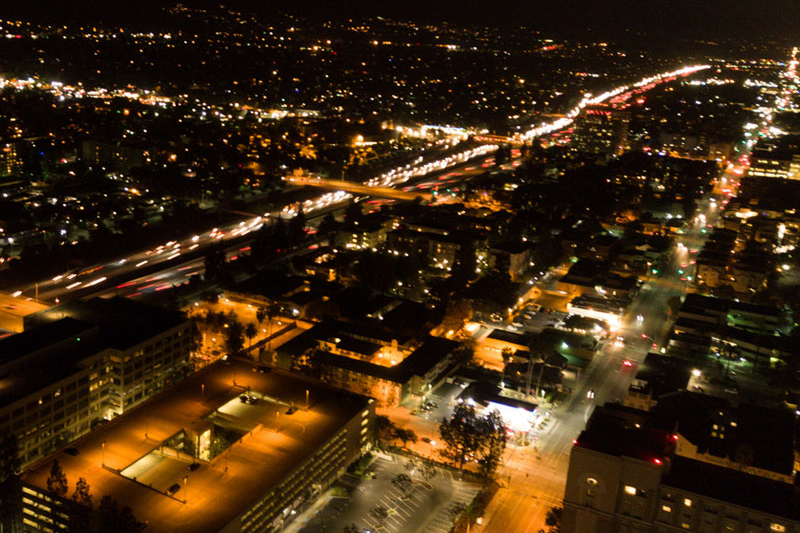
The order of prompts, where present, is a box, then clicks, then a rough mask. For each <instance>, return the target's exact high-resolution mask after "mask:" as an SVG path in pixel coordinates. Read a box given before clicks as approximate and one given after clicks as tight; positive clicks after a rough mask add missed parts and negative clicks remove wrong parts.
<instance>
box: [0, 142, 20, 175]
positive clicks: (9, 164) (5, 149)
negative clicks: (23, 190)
mask: <svg viewBox="0 0 800 533" xmlns="http://www.w3.org/2000/svg"><path fill="white" fill-rule="evenodd" d="M21 168H22V161H21V160H20V158H19V155H18V154H17V148H16V146H15V145H14V143H0V176H8V175H11V174H15V173H16V172H19V170H20V169H21Z"/></svg>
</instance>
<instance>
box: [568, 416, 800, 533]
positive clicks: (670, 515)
mask: <svg viewBox="0 0 800 533" xmlns="http://www.w3.org/2000/svg"><path fill="white" fill-rule="evenodd" d="M669 426H670V424H664V423H663V421H658V420H657V419H655V418H653V417H650V416H649V415H648V413H645V412H643V411H638V410H636V409H630V408H625V407H621V406H617V407H610V408H598V409H597V410H596V411H595V413H594V415H593V416H592V418H591V419H590V421H589V424H588V426H587V428H586V430H585V431H584V432H583V433H581V435H580V436H579V437H578V439H577V440H576V441H575V445H574V446H573V448H572V452H571V455H570V463H569V471H568V473H567V486H566V489H565V494H564V514H563V518H562V523H561V531H562V532H564V533H616V532H619V533H623V532H624V533H634V532H641V533H668V532H678V531H696V532H699V533H729V532H730V533H734V532H735V533H797V532H798V531H800V492H798V491H797V488H796V487H795V485H794V484H793V483H787V482H786V481H785V480H780V479H775V478H774V477H772V478H770V477H766V476H763V475H757V474H754V473H750V472H747V471H743V469H742V468H728V467H726V466H724V465H721V464H714V463H712V462H709V461H706V460H698V459H693V458H690V457H685V456H682V455H679V454H678V453H676V445H678V440H679V439H680V437H679V436H678V435H677V434H673V433H672V429H671V428H670V427H669Z"/></svg>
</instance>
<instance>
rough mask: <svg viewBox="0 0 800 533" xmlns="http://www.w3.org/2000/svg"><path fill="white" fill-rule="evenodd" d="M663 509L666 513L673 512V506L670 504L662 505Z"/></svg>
mask: <svg viewBox="0 0 800 533" xmlns="http://www.w3.org/2000/svg"><path fill="white" fill-rule="evenodd" d="M661 510H662V511H664V512H665V513H671V512H672V507H670V506H669V505H662V506H661Z"/></svg>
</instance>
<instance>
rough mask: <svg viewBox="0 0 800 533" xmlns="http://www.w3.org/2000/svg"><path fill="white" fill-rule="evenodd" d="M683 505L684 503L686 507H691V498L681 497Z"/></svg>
mask: <svg viewBox="0 0 800 533" xmlns="http://www.w3.org/2000/svg"><path fill="white" fill-rule="evenodd" d="M683 505H685V506H686V507H691V506H692V500H690V499H689V498H684V499H683Z"/></svg>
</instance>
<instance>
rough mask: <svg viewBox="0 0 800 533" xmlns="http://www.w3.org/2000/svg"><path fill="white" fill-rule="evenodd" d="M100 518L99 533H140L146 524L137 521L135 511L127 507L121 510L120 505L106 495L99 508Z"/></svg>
mask: <svg viewBox="0 0 800 533" xmlns="http://www.w3.org/2000/svg"><path fill="white" fill-rule="evenodd" d="M98 514H99V518H100V531H99V533H139V532H140V531H142V530H143V529H144V528H145V524H143V523H141V522H139V521H137V520H136V518H135V517H134V516H133V511H131V508H130V507H128V506H127V505H126V506H125V507H123V508H122V509H120V507H119V504H118V503H117V502H116V500H114V499H113V498H112V497H111V496H109V495H105V496H103V498H102V499H101V500H100V506H99V507H98Z"/></svg>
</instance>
